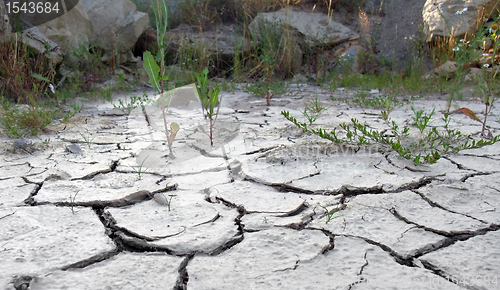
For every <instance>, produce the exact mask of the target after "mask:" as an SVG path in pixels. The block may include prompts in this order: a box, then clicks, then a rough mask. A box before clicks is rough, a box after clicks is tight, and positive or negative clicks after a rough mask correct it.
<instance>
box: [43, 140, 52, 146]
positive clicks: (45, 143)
mask: <svg viewBox="0 0 500 290" xmlns="http://www.w3.org/2000/svg"><path fill="white" fill-rule="evenodd" d="M49 142H50V138H49V139H45V140H43V144H44V145H45V146H46V147H49Z"/></svg>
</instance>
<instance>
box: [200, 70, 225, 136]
mask: <svg viewBox="0 0 500 290" xmlns="http://www.w3.org/2000/svg"><path fill="white" fill-rule="evenodd" d="M196 78H197V80H198V81H197V83H196V91H197V93H198V98H199V99H200V102H201V106H202V110H203V112H204V115H205V119H206V118H208V120H209V126H210V130H209V134H208V137H209V138H210V145H211V146H214V140H213V128H214V124H215V121H216V120H217V117H218V116H219V109H220V105H221V101H222V99H220V98H219V93H220V91H221V88H220V87H215V88H212V87H211V86H209V85H208V68H205V69H204V70H203V72H201V73H198V74H196ZM216 109H217V110H216Z"/></svg>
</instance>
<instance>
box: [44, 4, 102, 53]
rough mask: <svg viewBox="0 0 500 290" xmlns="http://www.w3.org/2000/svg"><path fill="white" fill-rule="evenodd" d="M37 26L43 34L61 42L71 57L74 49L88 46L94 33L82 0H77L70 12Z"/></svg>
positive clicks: (64, 50)
mask: <svg viewBox="0 0 500 290" xmlns="http://www.w3.org/2000/svg"><path fill="white" fill-rule="evenodd" d="M37 27H38V30H40V32H41V33H43V35H45V36H46V37H47V38H49V39H50V40H52V41H54V42H55V43H57V44H59V46H60V47H61V49H62V50H63V52H64V53H65V54H66V55H67V56H68V57H70V58H71V57H72V56H73V55H72V53H71V52H72V50H74V49H76V48H78V47H79V46H80V45H85V46H88V44H89V40H90V36H91V35H92V23H91V22H90V19H89V16H88V15H87V13H86V12H85V11H84V10H83V5H82V1H77V4H76V6H75V7H73V9H71V10H70V11H68V13H65V14H64V15H62V16H60V17H57V18H55V19H54V20H51V21H49V22H47V23H44V24H41V25H38V26H37Z"/></svg>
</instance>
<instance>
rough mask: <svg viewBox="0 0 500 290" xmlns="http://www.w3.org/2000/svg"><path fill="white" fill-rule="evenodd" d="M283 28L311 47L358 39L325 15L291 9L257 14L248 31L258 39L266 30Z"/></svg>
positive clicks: (347, 29)
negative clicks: (298, 36)
mask: <svg viewBox="0 0 500 290" xmlns="http://www.w3.org/2000/svg"><path fill="white" fill-rule="evenodd" d="M284 26H286V27H289V28H290V29H291V33H292V35H293V34H295V35H297V34H298V35H300V36H303V37H304V39H305V42H306V43H307V44H308V45H309V46H311V47H314V46H331V45H335V44H339V43H342V42H345V41H348V40H355V39H358V38H359V35H358V34H356V33H354V32H353V31H352V30H351V29H349V28H347V27H345V26H344V25H342V24H340V23H337V22H334V21H332V20H331V19H330V18H328V16H327V15H325V14H322V13H313V12H305V11H294V10H292V8H283V9H281V10H279V11H276V12H268V13H259V14H258V15H257V16H256V17H255V19H254V20H253V21H252V22H251V23H250V26H249V29H250V32H251V33H252V35H253V36H254V37H257V38H259V36H260V35H261V34H262V33H266V32H265V30H267V29H276V28H278V29H283V27H284ZM262 29H264V32H263V31H262Z"/></svg>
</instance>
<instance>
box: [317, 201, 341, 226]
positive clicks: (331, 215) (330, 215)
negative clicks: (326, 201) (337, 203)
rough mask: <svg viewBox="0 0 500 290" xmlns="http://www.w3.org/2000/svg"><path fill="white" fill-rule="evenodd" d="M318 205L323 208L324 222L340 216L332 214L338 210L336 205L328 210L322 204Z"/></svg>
mask: <svg viewBox="0 0 500 290" xmlns="http://www.w3.org/2000/svg"><path fill="white" fill-rule="evenodd" d="M319 206H321V207H322V208H323V209H324V210H325V214H326V222H325V223H326V224H327V223H329V222H330V221H331V220H333V219H336V218H339V217H341V216H335V217H334V216H333V215H334V214H335V213H336V212H338V211H339V208H338V207H337V208H336V209H334V210H332V211H329V210H328V209H327V208H326V207H325V206H322V205H319Z"/></svg>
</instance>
